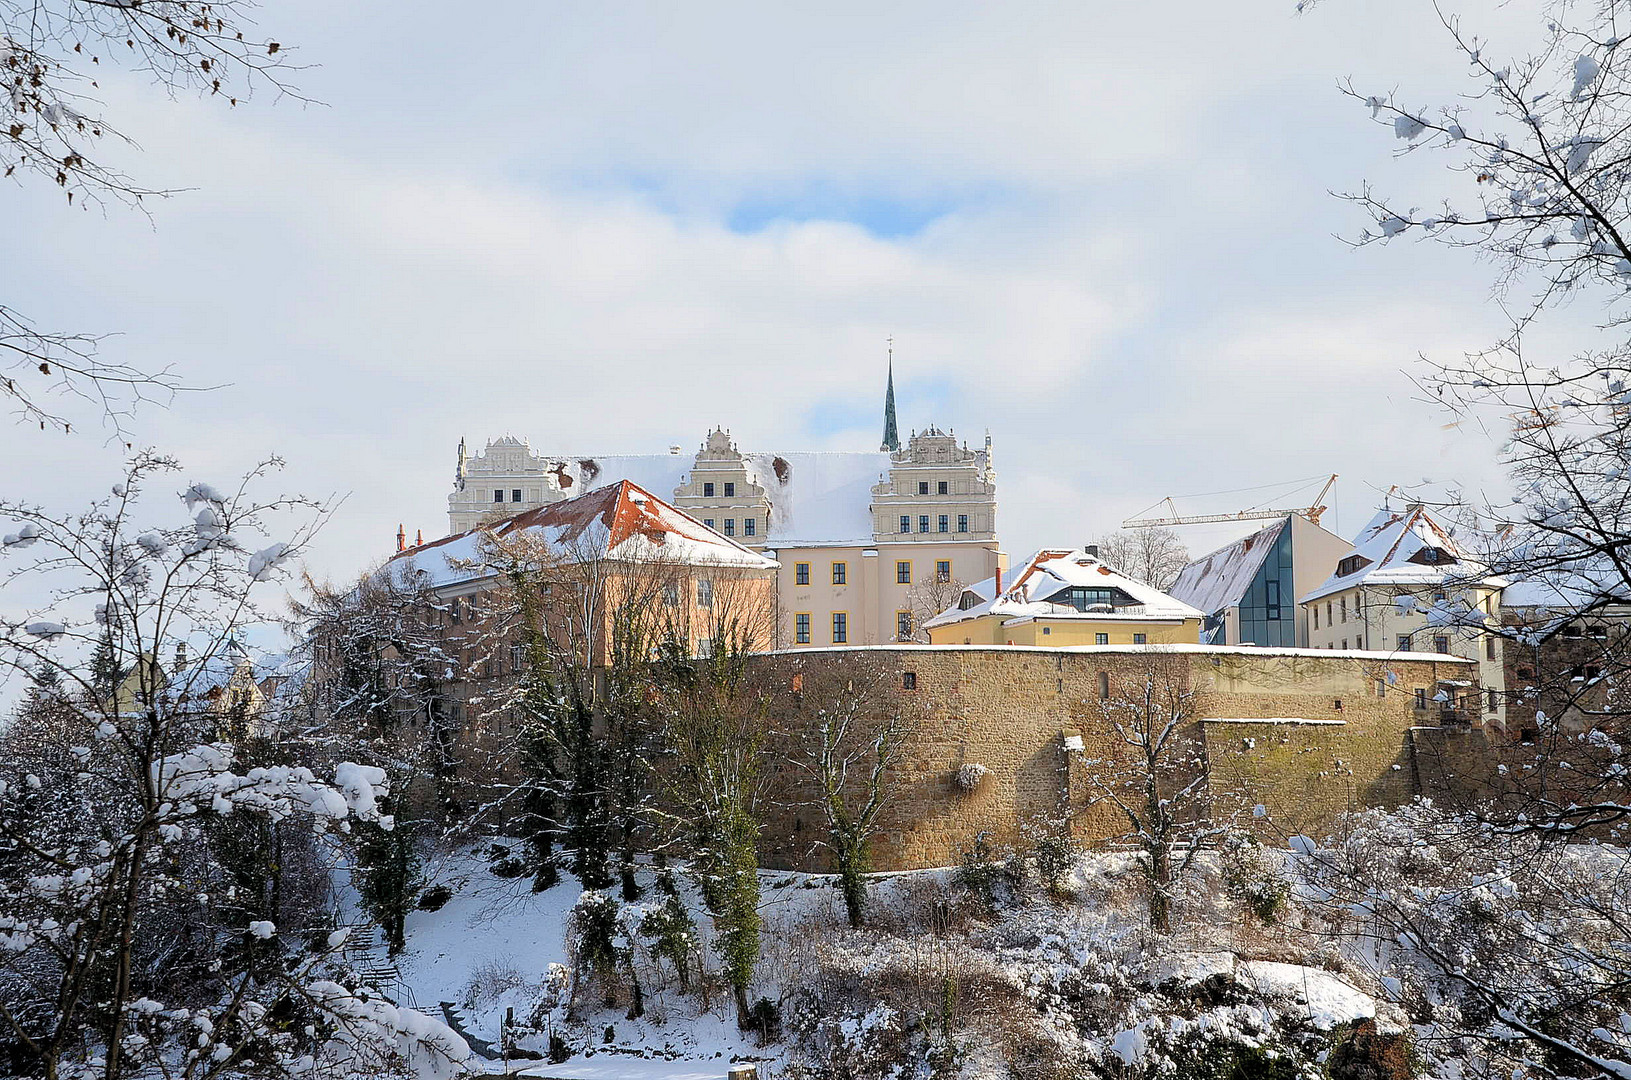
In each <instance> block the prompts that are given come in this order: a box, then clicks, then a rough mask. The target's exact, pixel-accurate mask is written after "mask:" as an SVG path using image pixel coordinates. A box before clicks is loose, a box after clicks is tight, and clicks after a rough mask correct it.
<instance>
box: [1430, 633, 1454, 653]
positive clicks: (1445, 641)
mask: <svg viewBox="0 0 1631 1080" xmlns="http://www.w3.org/2000/svg"><path fill="white" fill-rule="evenodd" d="M1433 651H1434V652H1441V653H1447V652H1449V651H1450V639H1449V638H1447V637H1445V636H1444V635H1443V634H1440V635H1439V636H1438V637H1435V638H1434V639H1433Z"/></svg>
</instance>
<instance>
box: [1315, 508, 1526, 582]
mask: <svg viewBox="0 0 1631 1080" xmlns="http://www.w3.org/2000/svg"><path fill="white" fill-rule="evenodd" d="M1428 548H1436V549H1438V550H1439V551H1442V552H1445V553H1447V554H1448V555H1450V556H1451V557H1452V558H1453V559H1454V560H1455V561H1453V562H1436V563H1426V562H1412V561H1411V560H1412V559H1414V558H1415V557H1416V556H1417V555H1419V554H1421V553H1422V552H1423V551H1425V550H1426V549H1428ZM1354 555H1357V556H1360V557H1361V558H1363V559H1365V560H1367V561H1366V563H1365V565H1364V566H1362V567H1361V568H1359V569H1358V570H1355V571H1354V572H1352V573H1350V574H1337V573H1332V574H1331V576H1330V577H1328V578H1326V579H1325V582H1324V584H1322V585H1320V586H1319V587H1318V588H1317V589H1315V590H1314V591H1312V592H1310V593H1308V594H1307V595H1306V596H1301V597H1299V598H1298V602H1299V603H1306V602H1307V601H1310V600H1318V599H1319V598H1320V597H1322V596H1326V595H1328V594H1330V593H1336V592H1341V591H1342V590H1344V589H1352V588H1355V587H1357V586H1359V585H1361V584H1364V585H1440V584H1444V583H1447V582H1452V581H1472V580H1482V581H1484V582H1485V583H1486V584H1489V585H1494V586H1501V585H1505V584H1506V583H1505V582H1504V581H1502V580H1501V579H1499V578H1489V577H1487V574H1488V567H1486V566H1484V565H1483V564H1482V563H1480V562H1477V561H1475V560H1473V559H1472V558H1471V557H1470V556H1469V554H1468V552H1467V551H1466V550H1465V549H1464V548H1463V547H1462V545H1461V544H1460V543H1458V542H1457V540H1456V538H1455V532H1454V531H1453V530H1452V529H1448V528H1446V527H1445V526H1443V525H1441V524H1440V523H1439V522H1438V521H1437V520H1435V519H1434V518H1433V516H1432V515H1431V514H1429V513H1428V512H1427V508H1426V507H1423V506H1412V507H1410V508H1409V509H1407V510H1402V511H1399V510H1382V511H1379V512H1378V513H1377V515H1376V516H1375V517H1374V518H1372V519H1371V521H1370V524H1368V525H1366V526H1365V527H1364V528H1363V529H1362V530H1360V533H1359V536H1358V537H1356V538H1355V539H1354V544H1353V549H1352V550H1351V551H1349V553H1348V555H1347V556H1344V558H1348V557H1351V556H1354Z"/></svg>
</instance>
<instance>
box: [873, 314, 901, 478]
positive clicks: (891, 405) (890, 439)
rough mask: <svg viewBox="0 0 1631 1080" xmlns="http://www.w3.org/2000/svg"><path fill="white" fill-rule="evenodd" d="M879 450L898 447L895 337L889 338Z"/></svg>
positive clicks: (897, 448)
mask: <svg viewBox="0 0 1631 1080" xmlns="http://www.w3.org/2000/svg"><path fill="white" fill-rule="evenodd" d="M878 449H879V450H889V451H891V452H892V451H895V450H899V449H900V432H899V430H898V429H897V428H896V427H895V339H894V338H893V337H891V338H890V339H889V389H888V390H887V391H885V392H884V397H883V445H882V446H880V447H878Z"/></svg>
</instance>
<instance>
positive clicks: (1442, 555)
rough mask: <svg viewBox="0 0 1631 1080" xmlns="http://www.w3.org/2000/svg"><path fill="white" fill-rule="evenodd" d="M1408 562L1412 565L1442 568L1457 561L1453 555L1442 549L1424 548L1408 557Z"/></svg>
mask: <svg viewBox="0 0 1631 1080" xmlns="http://www.w3.org/2000/svg"><path fill="white" fill-rule="evenodd" d="M1410 561H1411V562H1413V563H1421V564H1422V565H1424V566H1444V565H1447V564H1449V563H1453V562H1455V561H1457V560H1456V557H1455V556H1454V555H1451V554H1450V553H1449V552H1448V551H1445V550H1444V549H1443V548H1438V547H1424V548H1422V549H1421V550H1420V551H1418V552H1416V553H1415V554H1414V555H1412V556H1410Z"/></svg>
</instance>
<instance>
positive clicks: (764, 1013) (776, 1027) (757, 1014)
mask: <svg viewBox="0 0 1631 1080" xmlns="http://www.w3.org/2000/svg"><path fill="white" fill-rule="evenodd" d="M748 1025H749V1026H750V1027H752V1028H753V1030H755V1031H757V1032H758V1033H759V1045H761V1046H763V1045H765V1044H766V1043H773V1042H776V1041H777V1040H779V1039H780V1038H781V1037H782V1010H781V1006H780V1005H777V1004H776V1003H775V1002H774V1001H771V1000H770V999H769V998H766V997H762V998H760V999H759V1000H758V1001H755V1002H754V1003H753V1007H752V1008H751V1009H749V1010H748Z"/></svg>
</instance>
